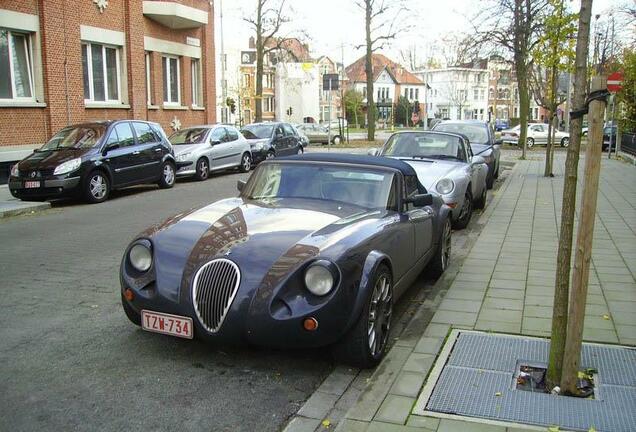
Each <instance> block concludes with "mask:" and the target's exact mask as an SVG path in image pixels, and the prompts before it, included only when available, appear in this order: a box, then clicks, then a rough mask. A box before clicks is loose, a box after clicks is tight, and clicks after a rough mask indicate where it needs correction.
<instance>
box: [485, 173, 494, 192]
mask: <svg viewBox="0 0 636 432" xmlns="http://www.w3.org/2000/svg"><path fill="white" fill-rule="evenodd" d="M494 185H495V173H494V170H493V172H490V170H488V174H487V175H486V189H492V188H493V186H494Z"/></svg>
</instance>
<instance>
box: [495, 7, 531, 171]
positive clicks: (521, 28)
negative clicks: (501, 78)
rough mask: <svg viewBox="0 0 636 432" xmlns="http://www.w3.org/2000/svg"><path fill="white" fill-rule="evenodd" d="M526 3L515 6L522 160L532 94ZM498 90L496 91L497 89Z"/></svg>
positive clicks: (516, 69)
mask: <svg viewBox="0 0 636 432" xmlns="http://www.w3.org/2000/svg"><path fill="white" fill-rule="evenodd" d="M523 5H524V1H523V0H515V5H514V30H515V35H514V51H515V53H514V63H515V72H516V74H517V85H518V87H519V117H520V119H519V120H520V130H519V141H518V144H519V145H520V146H522V147H521V159H525V158H526V147H527V145H528V143H527V142H526V141H527V137H528V111H530V94H529V92H528V65H527V59H528V39H527V32H529V31H530V30H529V29H527V28H526V27H527V26H528V25H530V24H529V23H525V20H524V10H523ZM495 90H496V89H495Z"/></svg>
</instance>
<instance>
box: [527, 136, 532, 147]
mask: <svg viewBox="0 0 636 432" xmlns="http://www.w3.org/2000/svg"><path fill="white" fill-rule="evenodd" d="M526 143H527V147H528V148H532V146H534V138H527V139H526Z"/></svg>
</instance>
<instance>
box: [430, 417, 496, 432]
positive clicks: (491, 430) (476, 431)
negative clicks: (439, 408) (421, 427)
mask: <svg viewBox="0 0 636 432" xmlns="http://www.w3.org/2000/svg"><path fill="white" fill-rule="evenodd" d="M437 432H506V428H505V427H502V426H495V425H490V424H484V423H470V422H467V421H461V420H449V419H442V420H441V421H440V422H439V427H438V428H437Z"/></svg>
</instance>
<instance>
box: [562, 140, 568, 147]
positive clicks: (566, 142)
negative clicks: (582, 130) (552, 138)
mask: <svg viewBox="0 0 636 432" xmlns="http://www.w3.org/2000/svg"><path fill="white" fill-rule="evenodd" d="M569 145H570V138H563V139H562V140H561V147H567V146H569Z"/></svg>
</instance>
